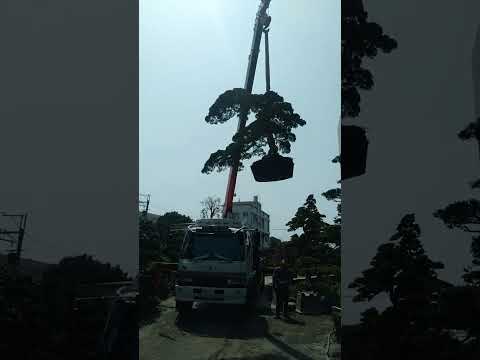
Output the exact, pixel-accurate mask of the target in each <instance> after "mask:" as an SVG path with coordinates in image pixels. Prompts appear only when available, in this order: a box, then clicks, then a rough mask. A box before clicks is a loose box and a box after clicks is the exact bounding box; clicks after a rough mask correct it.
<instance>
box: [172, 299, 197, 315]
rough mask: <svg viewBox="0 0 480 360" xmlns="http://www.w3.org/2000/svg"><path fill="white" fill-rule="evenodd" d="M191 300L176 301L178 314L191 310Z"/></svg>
mask: <svg viewBox="0 0 480 360" xmlns="http://www.w3.org/2000/svg"><path fill="white" fill-rule="evenodd" d="M192 305H193V302H192V301H176V302H175V307H176V309H177V311H178V313H179V314H186V313H188V312H190V311H192Z"/></svg>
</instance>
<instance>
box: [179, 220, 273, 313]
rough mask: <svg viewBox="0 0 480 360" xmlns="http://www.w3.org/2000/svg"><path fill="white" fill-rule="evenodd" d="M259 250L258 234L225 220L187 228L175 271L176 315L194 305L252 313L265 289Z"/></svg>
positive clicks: (186, 311)
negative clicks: (226, 306) (240, 307)
mask: <svg viewBox="0 0 480 360" xmlns="http://www.w3.org/2000/svg"><path fill="white" fill-rule="evenodd" d="M259 246H260V233H259V232H258V230H255V229H248V228H246V227H243V226H241V225H240V224H238V223H236V222H234V221H229V220H228V219H213V220H211V219H208V220H200V221H197V222H196V223H195V224H192V225H190V226H188V228H187V229H186V232H185V237H184V240H183V243H182V246H181V251H180V257H179V261H178V267H177V278H176V285H175V300H176V307H177V311H178V312H179V313H188V312H189V311H190V310H191V309H192V305H193V303H194V302H197V303H211V304H237V305H243V306H244V308H245V310H252V309H253V308H254V306H255V304H256V302H257V299H258V296H259V294H260V293H261V291H262V289H263V286H264V276H263V271H262V265H261V261H260V254H259Z"/></svg>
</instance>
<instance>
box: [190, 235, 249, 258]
mask: <svg viewBox="0 0 480 360" xmlns="http://www.w3.org/2000/svg"><path fill="white" fill-rule="evenodd" d="M182 255H183V258H185V259H191V260H219V261H243V260H244V240H243V236H240V235H238V234H214V233H205V234H202V233H190V234H187V236H186V238H185V247H184V249H183V254H182Z"/></svg>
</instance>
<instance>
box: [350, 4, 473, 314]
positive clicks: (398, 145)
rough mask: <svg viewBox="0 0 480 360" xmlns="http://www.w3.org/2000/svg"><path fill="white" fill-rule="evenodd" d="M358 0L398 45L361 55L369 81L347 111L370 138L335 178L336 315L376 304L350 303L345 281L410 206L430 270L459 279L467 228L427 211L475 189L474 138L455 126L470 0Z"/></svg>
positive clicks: (466, 259) (462, 102) (462, 117)
mask: <svg viewBox="0 0 480 360" xmlns="http://www.w3.org/2000/svg"><path fill="white" fill-rule="evenodd" d="M364 5H365V8H366V10H367V11H368V12H369V19H370V20H371V21H374V22H378V23H379V24H380V25H381V26H382V27H383V29H384V31H385V32H386V33H387V34H389V35H390V36H392V37H394V38H395V39H396V40H397V41H398V49H396V50H395V51H394V52H392V53H391V54H388V55H379V56H378V57H377V58H376V59H374V60H371V61H368V62H367V63H366V64H367V66H368V68H369V69H370V70H371V71H372V72H373V76H374V81H375V86H374V88H373V89H372V90H371V91H368V92H363V93H362V103H361V108H362V110H361V114H360V117H359V118H358V119H356V120H349V121H348V122H349V123H355V124H358V125H361V126H365V127H366V128H367V131H368V137H369V140H370V146H369V154H368V162H367V173H366V174H365V175H364V176H362V177H358V178H353V179H350V180H347V181H345V182H343V183H342V195H343V197H342V242H343V245H342V288H343V298H344V303H343V308H344V311H343V314H342V315H343V321H344V322H345V323H351V322H356V321H358V320H359V317H360V312H361V311H363V310H365V309H366V308H367V307H370V306H372V305H374V306H379V307H380V308H381V307H383V306H384V305H385V304H386V302H385V301H384V299H378V300H375V301H372V303H371V304H368V303H367V304H353V303H352V302H351V296H352V295H353V294H354V293H353V292H352V290H350V289H348V288H347V285H348V284H349V283H350V282H351V281H352V280H353V279H354V278H355V277H357V276H359V275H360V272H361V271H363V270H365V269H366V268H368V267H369V262H370V261H371V259H372V257H373V256H374V255H375V253H376V250H377V247H378V246H379V245H380V244H382V243H385V242H387V241H388V238H389V237H390V236H391V235H393V233H394V231H395V228H396V226H397V225H398V223H399V222H400V220H401V218H402V217H403V216H404V215H405V214H407V213H415V214H416V220H417V223H418V224H419V225H420V227H421V229H422V237H421V240H422V242H423V244H424V247H425V250H426V251H427V254H428V255H429V256H430V257H431V258H432V259H433V260H436V261H442V262H443V263H444V264H445V269H444V270H442V271H440V272H439V275H440V277H441V278H442V279H444V280H446V281H450V282H452V283H456V284H458V283H461V280H460V277H461V275H462V274H463V269H464V267H465V266H466V265H468V264H470V263H471V256H470V253H469V247H470V243H471V237H470V236H469V235H468V234H465V233H463V232H461V231H455V230H449V229H447V228H446V226H445V225H444V224H443V223H442V222H441V221H440V220H439V219H436V218H434V217H433V216H432V213H433V212H434V211H435V210H437V209H440V208H443V207H445V206H447V205H448V204H450V203H452V202H455V201H459V200H465V199H468V198H472V197H476V198H478V191H477V192H474V191H473V190H472V189H471V188H470V187H469V185H468V182H470V181H472V180H475V179H477V178H478V177H479V172H478V169H479V160H480V159H479V158H478V145H477V144H476V143H475V142H470V143H468V142H463V141H461V140H460V139H458V137H457V133H458V132H459V131H460V130H462V129H463V128H464V127H465V126H466V125H467V124H468V123H469V122H471V121H473V120H474V116H475V105H474V104H475V99H474V92H473V88H474V87H473V79H472V49H473V47H474V41H475V34H476V32H477V27H478V26H479V24H480V21H479V19H478V14H479V13H480V3H479V2H475V1H459V2H438V1H425V2H422V1H420V2H419V1H413V0H409V1H402V2H388V3H387V2H380V1H373V0H365V1H364ZM477 46H478V45H477ZM478 96H480V94H477V99H476V101H477V103H478V101H479V99H478Z"/></svg>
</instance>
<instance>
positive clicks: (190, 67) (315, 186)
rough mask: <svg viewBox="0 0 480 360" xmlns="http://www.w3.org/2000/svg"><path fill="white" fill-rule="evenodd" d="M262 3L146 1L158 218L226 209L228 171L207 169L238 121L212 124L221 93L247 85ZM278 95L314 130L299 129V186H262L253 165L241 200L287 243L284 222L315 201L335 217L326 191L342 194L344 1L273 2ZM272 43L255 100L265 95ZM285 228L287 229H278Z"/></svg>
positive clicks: (150, 153) (149, 145)
mask: <svg viewBox="0 0 480 360" xmlns="http://www.w3.org/2000/svg"><path fill="white" fill-rule="evenodd" d="M259 4H260V1H259V0H248V1H245V0H230V1H225V0H204V1H196V0H189V1H188V0H187V1H176V0H163V1H156V0H143V1H141V2H140V130H139V131H140V135H139V136H140V138H139V147H140V150H139V153H140V164H139V168H140V174H139V177H140V179H139V183H140V192H141V193H149V194H151V207H150V211H151V212H153V213H157V214H163V213H164V212H167V211H178V212H180V213H182V214H185V215H189V216H190V217H192V218H194V219H195V218H198V217H199V216H200V210H201V205H200V202H201V201H202V200H203V199H204V198H206V197H207V196H215V197H220V198H221V201H222V203H223V200H224V196H225V190H226V185H227V176H228V170H227V171H224V172H221V173H218V172H214V173H212V174H209V175H206V174H202V173H201V169H202V167H203V164H204V163H205V161H206V160H207V159H208V157H209V156H210V154H211V153H212V152H214V151H216V150H217V149H220V148H222V149H224V148H225V146H226V145H227V144H228V143H229V142H230V141H231V137H232V136H233V134H234V132H235V130H236V127H237V122H238V118H233V119H231V120H229V121H228V122H227V123H225V124H221V125H210V124H207V123H206V122H205V121H204V118H205V116H206V114H207V113H208V109H209V107H210V106H211V105H212V104H213V103H214V101H215V100H216V98H217V97H218V95H220V94H221V93H223V92H224V91H226V90H229V89H232V88H238V87H243V85H244V81H245V75H246V68H247V61H248V55H249V53H250V47H251V41H252V36H253V26H254V21H255V15H256V12H257V9H258V6H259ZM269 15H270V16H271V17H272V22H271V25H270V32H269V43H270V44H269V47H270V69H271V70H270V74H271V75H270V76H271V89H272V90H273V91H276V92H277V93H279V94H280V95H281V96H283V97H284V99H285V101H288V102H290V103H291V104H292V106H293V108H294V110H295V111H296V112H297V113H298V114H299V115H300V116H301V117H302V118H303V119H304V120H305V121H306V122H307V124H306V125H305V126H304V127H303V128H299V129H298V128H297V129H296V130H294V132H295V134H296V135H297V141H296V142H295V143H294V144H293V146H292V152H291V154H290V155H289V156H291V157H293V159H294V162H295V169H294V176H293V178H292V179H289V180H285V181H280V182H275V183H256V182H255V181H254V179H253V175H252V174H251V170H250V165H251V163H252V162H253V161H254V160H256V159H254V160H252V161H250V162H246V166H245V169H244V170H243V171H242V172H240V173H239V175H238V179H237V186H236V194H237V196H236V197H235V199H234V200H235V201H239V200H241V201H249V200H252V199H253V196H254V195H258V196H259V201H260V202H261V204H262V209H263V210H264V211H266V212H267V213H268V214H270V219H271V221H270V228H271V229H272V230H271V235H272V236H276V237H278V238H280V239H282V240H288V238H289V236H290V234H289V233H287V232H286V231H285V230H286V226H285V224H286V223H287V222H288V221H289V220H290V219H291V218H292V217H293V215H294V214H295V212H296V210H297V208H298V207H300V206H302V205H303V203H304V202H305V200H306V198H307V196H308V195H309V194H314V195H315V197H316V199H317V205H318V207H319V210H320V212H322V213H324V214H326V215H327V219H332V218H333V217H335V215H336V206H335V204H332V203H329V202H328V201H326V200H325V199H323V197H321V195H320V194H321V193H322V192H324V191H326V190H329V189H331V188H333V187H336V186H337V180H338V179H339V177H340V169H339V167H338V166H337V165H335V164H333V163H331V160H332V159H333V158H334V157H335V156H336V155H337V153H338V132H337V130H338V122H339V117H340V2H339V1H335V0H328V1H317V0H302V1H295V6H293V3H292V1H289V0H272V2H271V4H270V9H269ZM264 54H265V52H264V47H263V39H262V45H261V48H260V55H259V59H258V64H257V71H256V76H255V82H254V86H253V92H254V93H263V92H264V91H265V72H264V67H265V62H264ZM275 229H278V230H275Z"/></svg>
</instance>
